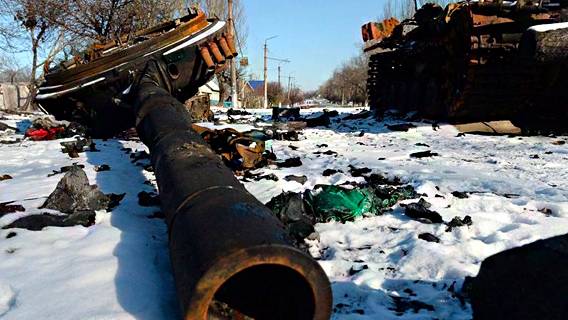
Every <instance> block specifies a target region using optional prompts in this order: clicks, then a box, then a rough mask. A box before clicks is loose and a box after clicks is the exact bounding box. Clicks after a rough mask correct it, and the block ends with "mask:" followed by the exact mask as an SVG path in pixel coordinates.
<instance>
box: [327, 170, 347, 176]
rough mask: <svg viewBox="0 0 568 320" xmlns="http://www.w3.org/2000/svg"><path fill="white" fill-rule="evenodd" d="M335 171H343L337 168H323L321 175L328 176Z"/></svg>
mask: <svg viewBox="0 0 568 320" xmlns="http://www.w3.org/2000/svg"><path fill="white" fill-rule="evenodd" d="M336 173H343V171H341V170H337V169H325V170H324V171H323V173H322V176H324V177H329V176H331V175H334V174H336Z"/></svg>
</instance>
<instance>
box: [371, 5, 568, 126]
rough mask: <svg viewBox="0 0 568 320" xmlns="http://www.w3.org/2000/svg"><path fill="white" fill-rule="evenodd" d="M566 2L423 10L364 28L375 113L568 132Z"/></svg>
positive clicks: (567, 32)
mask: <svg viewBox="0 0 568 320" xmlns="http://www.w3.org/2000/svg"><path fill="white" fill-rule="evenodd" d="M567 18H568V1H567V0H541V1H515V2H511V1H497V0H495V1H469V2H459V3H452V4H449V5H448V6H446V7H445V8H442V7H440V6H438V5H435V4H426V5H424V6H423V7H422V8H420V9H419V10H417V11H416V14H415V15H414V16H413V17H412V18H411V19H407V20H404V21H403V22H401V23H399V22H398V21H397V20H396V19H394V18H390V19H386V20H384V21H382V22H380V23H373V22H371V23H368V24H365V25H364V26H363V27H362V35H363V40H364V41H365V48H364V51H365V52H366V53H367V55H368V57H369V69H368V80H367V92H368V98H369V103H370V106H371V108H374V109H376V110H377V111H379V113H381V112H384V111H385V110H387V109H397V110H399V111H402V112H412V111H416V112H418V113H419V114H420V115H421V116H423V117H425V118H430V119H436V120H444V121H450V122H453V123H464V122H472V121H491V120H511V121H512V122H513V123H515V124H516V125H518V126H520V127H522V128H523V129H527V130H533V129H537V130H541V129H543V128H545V129H553V130H556V129H561V130H564V131H566V130H567V129H568V126H567V125H566V121H567V120H568V90H567V89H568V85H567V83H568V23H566V22H565V21H568V20H567Z"/></svg>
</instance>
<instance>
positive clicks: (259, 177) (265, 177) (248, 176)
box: [243, 170, 278, 182]
mask: <svg viewBox="0 0 568 320" xmlns="http://www.w3.org/2000/svg"><path fill="white" fill-rule="evenodd" d="M249 179H251V180H254V181H260V180H272V181H278V177H277V176H276V175H275V174H274V173H270V174H264V175H263V174H262V173H251V172H250V170H245V171H244V173H243V181H245V182H247V181H249Z"/></svg>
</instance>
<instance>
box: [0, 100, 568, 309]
mask: <svg viewBox="0 0 568 320" xmlns="http://www.w3.org/2000/svg"><path fill="white" fill-rule="evenodd" d="M338 110H339V112H340V113H352V112H356V111H357V110H355V109H338ZM217 111H219V110H217ZM317 111H319V110H310V111H303V112H307V113H311V112H317ZM257 113H258V115H259V116H260V115H268V114H269V113H270V112H269V111H266V110H261V111H257ZM342 116H343V115H340V117H342ZM340 117H337V118H335V119H339V118H340ZM221 118H222V119H226V117H225V116H221ZM237 118H238V117H237ZM2 122H5V123H7V124H10V125H16V124H18V125H20V126H22V125H23V124H25V123H26V119H25V118H19V117H13V118H12V120H6V121H2ZM399 122H402V121H399V120H394V119H387V120H386V121H384V122H376V121H375V120H370V119H365V120H349V121H340V122H336V123H335V122H334V123H333V124H332V125H331V126H330V127H329V128H323V127H320V128H312V129H309V128H308V129H305V130H303V133H302V134H301V136H300V141H274V142H273V150H274V152H275V153H276V155H277V156H278V158H280V159H286V158H289V157H301V160H302V162H303V165H302V166H300V167H296V168H280V169H279V168H275V167H267V168H263V169H260V170H259V172H264V173H266V174H268V173H273V174H275V175H276V176H278V178H280V179H279V180H278V181H272V180H261V181H252V182H244V184H245V186H246V188H247V189H248V190H249V191H250V192H251V193H252V194H253V195H255V196H256V197H257V198H258V199H259V200H261V201H262V202H264V203H266V202H267V201H268V200H270V199H271V198H272V197H273V196H276V195H278V194H279V193H281V192H282V191H296V192H299V191H303V190H305V189H311V188H313V187H314V186H315V185H316V184H341V183H343V182H346V181H362V178H360V177H359V178H354V177H352V176H351V175H350V174H349V168H348V166H349V165H354V166H356V167H368V168H371V169H372V170H373V172H375V173H381V174H384V175H386V176H389V177H400V178H401V179H402V180H403V181H404V182H405V183H408V184H410V185H412V186H414V187H415V188H416V190H417V191H418V192H419V193H423V194H425V196H423V198H424V199H425V200H427V201H428V202H430V203H432V208H431V209H432V210H435V211H437V212H439V213H440V214H441V215H442V217H443V218H444V221H446V222H447V221H450V220H451V219H452V218H453V217H455V216H459V217H462V218H463V217H464V216H466V215H469V216H471V218H472V220H473V225H472V226H470V227H460V228H455V229H453V230H452V231H450V232H446V231H445V230H446V226H445V225H441V224H423V223H421V222H418V221H415V220H412V219H409V218H408V217H406V216H405V215H404V209H403V208H401V207H400V206H398V205H397V206H395V207H394V210H393V211H392V212H388V213H386V214H384V215H382V216H377V217H367V218H360V219H358V220H356V221H355V222H348V223H345V224H341V223H338V222H330V223H324V224H318V225H316V230H317V231H318V232H319V234H320V240H319V241H317V240H314V241H310V243H309V245H310V252H311V253H312V255H313V256H314V257H315V258H316V259H318V261H319V262H320V264H321V265H322V267H323V268H324V270H325V271H326V273H327V274H328V276H329V278H330V280H331V281H332V283H333V294H334V315H333V318H334V319H432V318H437V319H470V318H471V308H470V307H469V305H467V303H466V304H462V302H461V301H460V299H459V297H458V296H457V295H455V294H454V293H453V292H455V291H459V289H460V288H461V285H462V283H463V279H464V277H465V276H472V275H476V273H477V272H478V270H479V266H480V264H481V262H482V261H483V259H485V258H486V257H488V256H490V255H492V254H495V253H497V252H500V251H503V250H506V249H508V248H512V247H516V246H520V245H523V244H527V243H530V242H533V241H535V240H538V239H544V238H548V237H552V236H555V235H559V234H564V233H568V170H567V168H568V143H564V144H560V143H558V141H565V142H568V137H507V136H476V135H465V136H461V137H458V136H457V134H458V132H457V130H456V129H455V128H454V127H452V126H450V125H441V126H440V128H439V129H437V130H434V128H433V127H432V125H431V124H428V123H415V124H416V125H417V127H416V128H413V129H410V130H409V131H408V132H393V131H390V130H389V129H387V128H386V125H387V124H395V123H399ZM210 126H213V125H210ZM243 128H246V127H242V126H241V127H240V128H239V129H243ZM362 131H363V132H364V134H362V135H361V132H362ZM0 135H1V136H0V140H10V139H15V138H18V137H19V138H21V135H18V134H13V133H2V132H0ZM60 142H61V141H60V140H59V141H48V142H31V141H23V142H20V143H16V144H0V176H1V175H4V174H8V175H10V176H12V177H13V179H11V180H5V181H1V182H0V202H7V201H16V202H15V203H14V204H21V205H23V206H24V207H25V208H26V211H25V212H18V213H13V214H8V215H5V216H3V217H0V228H1V227H2V226H4V225H7V224H9V223H11V222H12V221H14V220H16V219H17V218H18V217H21V216H23V215H29V214H37V213H40V212H45V210H40V209H38V207H39V206H40V205H41V204H42V203H43V201H44V200H45V198H46V197H47V196H48V195H49V193H51V191H53V189H54V188H55V186H56V184H57V182H58V181H59V179H60V178H61V177H62V175H61V174H59V175H54V176H52V177H47V175H48V174H49V173H51V172H52V170H58V169H59V168H60V167H62V166H65V165H70V164H72V163H74V162H77V163H79V164H84V165H85V171H86V172H87V175H88V177H89V180H90V182H91V183H96V184H97V185H98V186H99V187H100V188H101V190H102V191H103V192H105V193H111V192H112V193H126V197H125V198H124V199H123V200H122V202H121V203H120V205H119V206H118V207H117V208H115V209H114V210H113V211H112V212H105V211H101V212H97V220H96V224H95V225H93V226H91V227H88V228H85V227H81V226H76V227H69V228H56V227H49V228H46V229H44V230H42V231H38V232H33V231H27V230H21V229H10V230H2V229H0V318H1V319H31V318H41V319H78V318H82V319H131V318H136V319H172V318H175V317H177V316H178V315H177V313H176V310H177V305H176V298H175V290H174V285H173V281H172V276H171V271H170V266H169V257H168V250H167V237H166V228H165V225H164V224H163V221H161V220H159V219H151V218H148V217H149V216H151V215H152V214H153V212H154V211H157V210H158V208H146V207H141V206H139V205H138V203H137V194H138V192H140V191H152V190H154V188H155V186H154V184H152V183H146V184H145V183H144V182H145V181H150V182H152V180H153V174H152V173H150V172H147V171H144V170H143V169H142V167H141V166H137V165H136V164H133V163H131V161H130V160H131V159H130V157H129V155H128V154H127V153H125V151H123V150H122V148H132V149H134V150H135V151H136V150H145V149H146V148H145V147H144V145H143V144H141V143H140V142H136V141H120V140H107V141H101V140H97V141H96V143H97V148H98V149H100V150H101V151H100V152H86V153H81V154H80V157H79V158H76V159H71V158H69V156H68V155H66V154H63V153H61V152H60V145H59V143H60ZM323 144H325V145H327V146H322V145H323ZM290 146H292V148H291V147H290ZM294 147H296V148H294ZM294 149H295V150H294ZM327 150H332V151H335V152H337V155H333V154H332V155H325V154H314V152H316V151H327ZM425 150H431V151H432V152H436V153H438V154H439V156H437V157H429V158H422V159H416V158H411V157H409V155H410V154H411V153H413V152H417V151H425ZM535 155H538V157H535ZM139 163H143V164H145V162H139ZM100 164H108V165H109V166H110V167H111V170H110V171H105V172H95V171H94V166H96V165H100ZM325 169H338V170H342V171H343V173H337V174H334V175H331V176H328V177H323V176H322V172H323V171H324V170H325ZM292 174H294V175H305V176H306V177H307V178H308V180H307V182H306V183H305V184H304V185H301V184H299V183H297V182H289V181H285V180H284V179H283V178H284V177H285V176H287V175H292ZM453 191H460V192H468V193H470V194H469V198H466V199H459V198H456V197H454V196H453V195H452V192H453ZM413 201H415V200H407V201H406V202H413ZM11 232H16V233H17V235H16V236H11V237H10V238H8V239H7V238H6V237H7V236H8V234H9V233H11ZM425 232H428V233H431V234H433V235H435V236H437V237H438V238H440V242H439V243H435V242H426V241H424V240H421V239H419V238H418V235H419V234H421V233H425ZM413 307H414V308H413Z"/></svg>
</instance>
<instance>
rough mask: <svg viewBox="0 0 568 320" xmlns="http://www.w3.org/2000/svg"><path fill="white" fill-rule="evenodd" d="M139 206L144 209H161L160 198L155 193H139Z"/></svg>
mask: <svg viewBox="0 0 568 320" xmlns="http://www.w3.org/2000/svg"><path fill="white" fill-rule="evenodd" d="M138 204H139V205H140V206H142V207H159V206H160V197H159V196H158V195H157V194H156V193H155V192H146V191H142V192H140V193H138Z"/></svg>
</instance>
